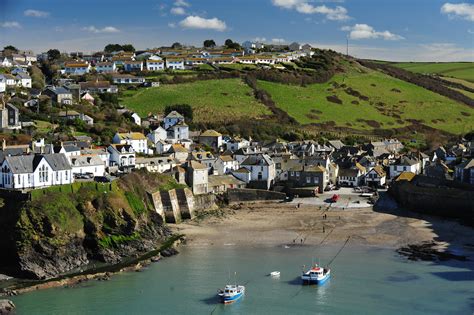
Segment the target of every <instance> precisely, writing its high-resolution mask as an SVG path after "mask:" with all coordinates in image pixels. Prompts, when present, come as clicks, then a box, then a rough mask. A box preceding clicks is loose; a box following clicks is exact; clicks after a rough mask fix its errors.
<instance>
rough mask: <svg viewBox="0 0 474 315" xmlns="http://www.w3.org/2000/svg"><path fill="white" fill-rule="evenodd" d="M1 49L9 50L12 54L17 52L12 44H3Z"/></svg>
mask: <svg viewBox="0 0 474 315" xmlns="http://www.w3.org/2000/svg"><path fill="white" fill-rule="evenodd" d="M3 50H4V51H5V50H7V51H10V52H12V53H14V54H17V53H18V49H17V48H16V47H15V46H12V45H8V46H5V47H3Z"/></svg>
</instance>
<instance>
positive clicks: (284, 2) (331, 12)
mask: <svg viewBox="0 0 474 315" xmlns="http://www.w3.org/2000/svg"><path fill="white" fill-rule="evenodd" d="M310 2H311V0H272V3H273V5H275V6H277V7H282V8H285V9H294V10H296V11H297V12H299V13H303V14H316V13H318V14H323V15H325V16H326V18H327V19H328V20H333V21H345V20H348V19H350V17H349V15H348V14H347V9H346V8H344V7H341V6H336V7H335V8H330V7H327V6H325V5H320V6H314V5H312V4H311V3H310Z"/></svg>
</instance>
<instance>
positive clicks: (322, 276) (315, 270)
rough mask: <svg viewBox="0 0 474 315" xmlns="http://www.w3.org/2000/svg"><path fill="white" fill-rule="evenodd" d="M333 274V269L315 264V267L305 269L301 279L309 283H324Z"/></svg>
mask: <svg viewBox="0 0 474 315" xmlns="http://www.w3.org/2000/svg"><path fill="white" fill-rule="evenodd" d="M330 276H331V269H329V268H322V267H319V266H318V265H317V264H314V265H313V267H312V268H311V269H310V270H308V271H303V273H302V275H301V280H303V283H308V284H323V283H324V282H326V281H327V280H328V279H329V277H330Z"/></svg>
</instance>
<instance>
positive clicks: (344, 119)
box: [258, 71, 474, 134]
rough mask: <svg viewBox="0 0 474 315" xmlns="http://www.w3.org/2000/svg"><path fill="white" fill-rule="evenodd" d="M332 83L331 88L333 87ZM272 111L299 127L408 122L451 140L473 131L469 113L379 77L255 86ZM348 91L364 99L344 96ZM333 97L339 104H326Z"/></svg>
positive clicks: (360, 126) (369, 126) (364, 127)
mask: <svg viewBox="0 0 474 315" xmlns="http://www.w3.org/2000/svg"><path fill="white" fill-rule="evenodd" d="M334 83H337V85H334ZM258 84H259V86H260V87H261V88H263V89H265V90H266V91H268V92H269V93H270V94H271V95H272V99H273V100H274V101H275V103H276V104H277V106H278V107H280V108H281V109H283V110H285V111H286V112H288V114H289V115H290V116H292V117H294V118H295V119H296V120H298V121H299V122H300V123H302V124H309V123H322V122H331V121H332V122H334V123H335V125H337V126H341V127H350V128H354V129H359V130H370V129H373V128H381V129H388V128H396V127H403V126H406V125H409V124H410V122H409V121H407V120H408V119H417V120H421V121H422V123H424V124H426V125H428V126H431V127H434V128H437V129H441V130H444V131H448V132H451V133H455V134H460V133H463V132H467V131H469V130H470V129H472V128H474V119H473V118H474V110H473V109H472V108H469V107H468V106H466V105H463V104H459V103H457V102H454V101H452V100H450V99H448V98H446V97H443V96H440V95H438V94H435V93H433V92H430V91H428V90H425V89H423V88H420V87H418V86H416V85H413V84H410V83H408V82H404V81H401V80H398V79H395V78H392V77H390V76H387V75H385V74H382V73H380V72H376V71H368V72H367V73H360V72H359V73H358V72H356V71H352V72H350V73H348V74H345V75H343V74H339V75H336V76H335V77H334V78H333V79H332V80H331V81H330V82H328V83H324V84H313V85H310V86H307V87H297V86H290V85H284V84H278V83H271V82H264V81H259V83H258ZM348 87H350V88H352V89H353V90H355V91H358V92H360V94H361V95H362V96H363V97H364V96H365V97H367V98H368V99H366V100H363V99H361V98H359V97H356V96H353V95H350V94H348V93H347V92H346V91H345V90H346V89H347V88H348ZM328 96H337V98H338V99H339V100H340V101H342V104H337V103H334V102H331V101H328V100H327V97H328Z"/></svg>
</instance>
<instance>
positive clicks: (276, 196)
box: [227, 188, 286, 204]
mask: <svg viewBox="0 0 474 315" xmlns="http://www.w3.org/2000/svg"><path fill="white" fill-rule="evenodd" d="M285 198H286V194H284V193H281V192H276V191H269V190H262V189H246V188H242V189H241V188H236V189H228V190H227V199H228V200H229V204H233V203H241V202H262V201H275V200H285Z"/></svg>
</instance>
